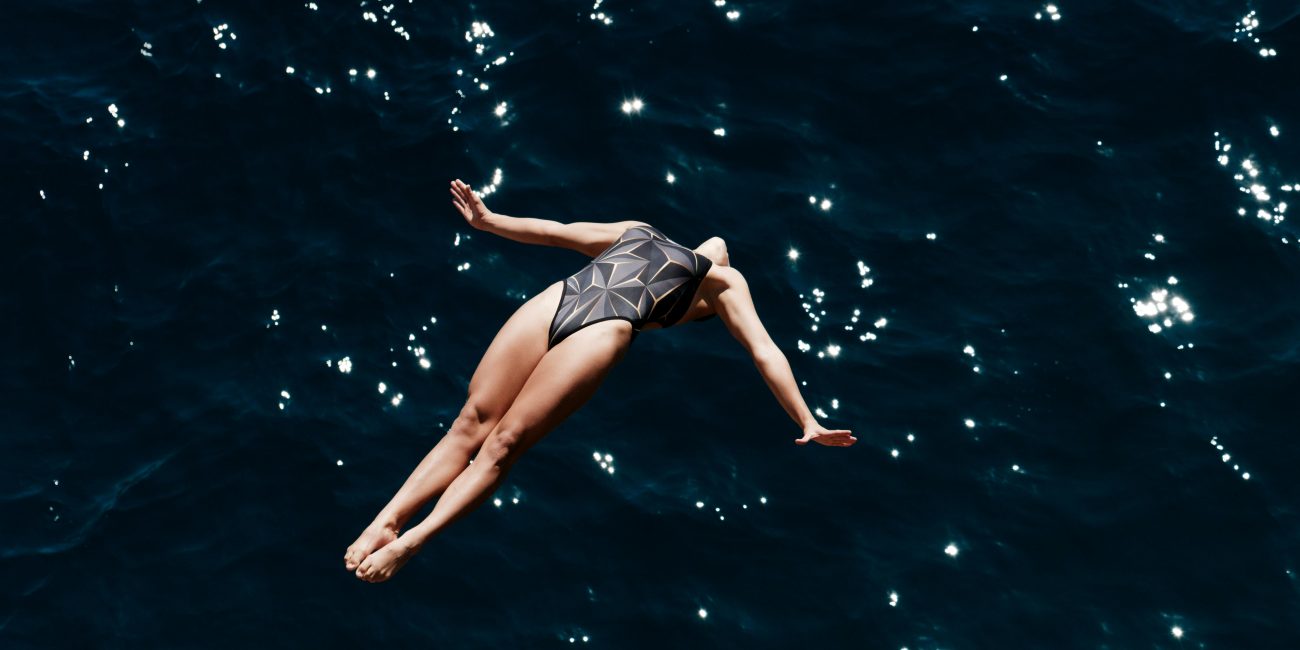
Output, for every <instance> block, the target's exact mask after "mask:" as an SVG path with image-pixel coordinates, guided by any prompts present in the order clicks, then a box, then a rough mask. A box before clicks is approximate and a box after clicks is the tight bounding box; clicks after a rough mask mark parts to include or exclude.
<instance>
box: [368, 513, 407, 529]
mask: <svg viewBox="0 0 1300 650" xmlns="http://www.w3.org/2000/svg"><path fill="white" fill-rule="evenodd" d="M370 527H371V528H373V529H375V530H391V531H393V532H394V533H396V532H397V531H399V530H401V527H402V525H401V523H399V522H398V520H397V517H394V516H391V515H388V514H387V513H381V514H380V515H379V516H378V517H375V520H374V521H372V522H370Z"/></svg>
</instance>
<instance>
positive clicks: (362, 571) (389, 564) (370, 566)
mask: <svg viewBox="0 0 1300 650" xmlns="http://www.w3.org/2000/svg"><path fill="white" fill-rule="evenodd" d="M419 552H420V547H419V546H415V545H413V544H410V543H408V542H406V541H403V540H397V541H395V542H393V543H392V544H388V545H387V546H385V547H383V548H381V549H379V550H378V551H375V552H374V553H371V554H370V557H367V558H366V561H365V562H362V563H361V566H359V567H357V577H358V578H361V579H362V580H365V581H366V582H383V581H385V580H387V579H389V578H391V577H393V574H394V573H397V570H398V569H400V568H402V567H403V566H406V562H407V561H408V560H410V559H411V558H412V557H415V554H416V553H419Z"/></svg>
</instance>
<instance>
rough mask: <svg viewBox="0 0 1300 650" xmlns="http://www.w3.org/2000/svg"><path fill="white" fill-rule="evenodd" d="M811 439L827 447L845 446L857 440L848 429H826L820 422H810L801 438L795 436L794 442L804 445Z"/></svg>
mask: <svg viewBox="0 0 1300 650" xmlns="http://www.w3.org/2000/svg"><path fill="white" fill-rule="evenodd" d="M809 440H812V441H814V442H817V443H819V444H823V445H826V446H827V447H847V446H849V445H851V444H853V443H855V442H857V441H858V439H857V438H854V437H853V433H852V432H851V431H849V430H848V429H827V428H826V427H823V426H822V425H820V424H810V425H808V426H807V427H805V428H804V430H803V437H802V438H795V441H794V444H796V445H806V444H808V441H809Z"/></svg>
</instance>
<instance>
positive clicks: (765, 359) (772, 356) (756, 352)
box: [749, 340, 785, 368]
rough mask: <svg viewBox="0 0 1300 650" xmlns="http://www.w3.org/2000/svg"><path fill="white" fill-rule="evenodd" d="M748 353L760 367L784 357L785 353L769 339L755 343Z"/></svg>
mask: <svg viewBox="0 0 1300 650" xmlns="http://www.w3.org/2000/svg"><path fill="white" fill-rule="evenodd" d="M749 354H750V356H752V357H753V358H754V365H756V366H758V367H760V368H762V367H765V366H769V365H771V364H773V363H777V362H780V361H782V360H784V359H785V353H784V352H782V351H781V348H778V347H777V346H776V343H774V342H772V341H771V340H768V341H767V342H765V343H761V344H758V345H755V346H754V347H753V348H751V349H750V351H749Z"/></svg>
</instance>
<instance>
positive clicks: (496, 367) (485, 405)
mask: <svg viewBox="0 0 1300 650" xmlns="http://www.w3.org/2000/svg"><path fill="white" fill-rule="evenodd" d="M563 289H564V283H563V282H555V283H554V284H552V285H551V286H549V287H547V288H546V289H545V290H544V291H542V292H541V293H539V294H537V295H535V296H533V297H532V298H529V299H528V300H526V301H525V302H524V304H522V305H520V306H519V308H518V309H516V310H515V313H514V314H512V315H511V316H510V318H508V319H507V320H506V322H505V324H504V325H502V326H501V329H500V331H498V332H497V335H496V336H495V337H493V339H492V343H490V344H489V345H488V348H487V351H486V352H484V353H483V358H482V359H481V360H480V361H479V363H478V367H477V368H476V369H475V370H474V375H473V376H472V377H470V380H469V402H470V403H472V404H473V405H474V407H475V408H476V409H477V410H478V412H479V415H480V417H482V418H483V419H484V420H490V421H495V420H499V419H500V418H501V416H503V415H505V413H506V410H508V409H509V408H510V404H511V403H512V402H514V400H515V396H516V395H518V394H519V391H520V389H522V388H523V386H524V382H525V381H526V380H527V379H528V376H529V375H530V374H531V373H532V372H533V369H534V368H535V367H536V366H537V363H538V362H539V361H541V359H542V356H543V355H545V354H546V344H547V338H546V337H547V333H548V330H549V329H550V326H551V318H552V317H554V316H555V309H556V307H558V306H559V304H560V292H561V291H562V290H563Z"/></svg>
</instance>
